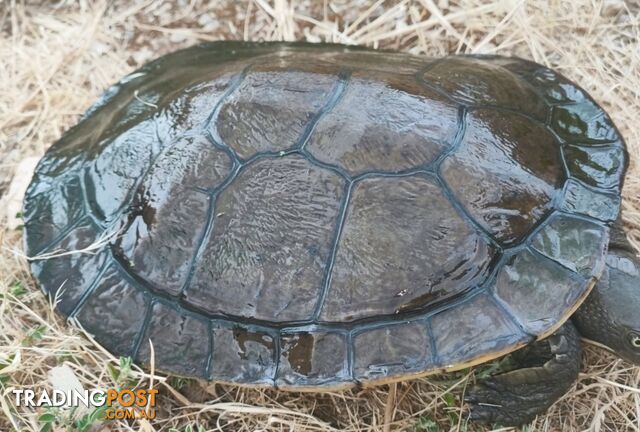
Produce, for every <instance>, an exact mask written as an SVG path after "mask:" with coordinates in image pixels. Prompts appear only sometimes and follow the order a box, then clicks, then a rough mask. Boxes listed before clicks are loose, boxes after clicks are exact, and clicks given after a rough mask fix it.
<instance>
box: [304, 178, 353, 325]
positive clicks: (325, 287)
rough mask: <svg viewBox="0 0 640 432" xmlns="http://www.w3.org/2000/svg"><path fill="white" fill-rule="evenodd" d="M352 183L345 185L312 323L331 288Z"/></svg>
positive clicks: (317, 316)
mask: <svg viewBox="0 0 640 432" xmlns="http://www.w3.org/2000/svg"><path fill="white" fill-rule="evenodd" d="M353 185H354V183H353V182H349V183H347V184H346V185H345V191H344V197H343V198H342V203H341V204H340V212H339V213H338V223H337V225H336V228H335V235H334V239H333V242H332V245H331V250H330V253H329V259H328V261H327V264H326V267H325V270H324V275H323V278H322V287H321V289H320V295H319V296H318V301H317V303H316V305H315V308H314V310H313V322H317V321H318V318H319V317H320V313H321V311H322V308H323V306H324V303H325V300H326V297H327V294H328V291H329V287H330V286H331V274H332V272H333V266H334V264H335V260H336V255H337V253H338V244H339V243H340V237H341V235H342V229H343V228H344V224H345V220H346V214H347V207H348V205H349V200H350V198H351V192H352V190H353Z"/></svg>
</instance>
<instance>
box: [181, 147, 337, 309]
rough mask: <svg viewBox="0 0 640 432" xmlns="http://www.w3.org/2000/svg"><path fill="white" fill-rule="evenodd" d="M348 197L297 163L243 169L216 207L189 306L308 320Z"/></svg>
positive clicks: (292, 159)
mask: <svg viewBox="0 0 640 432" xmlns="http://www.w3.org/2000/svg"><path fill="white" fill-rule="evenodd" d="M343 194H344V180H343V179H342V178H341V177H339V176H338V175H336V174H335V173H333V172H331V171H328V170H325V169H323V168H319V167H317V166H314V165H312V164H310V163H309V162H308V161H307V160H305V159H304V158H302V157H300V156H289V157H283V158H269V159H263V160H259V161H257V162H255V163H253V164H251V165H250V166H248V167H247V168H245V170H244V171H242V172H241V173H240V175H239V177H238V178H236V179H235V180H234V182H233V183H232V184H231V185H230V186H229V187H227V188H226V189H224V190H223V191H222V193H221V194H220V196H219V197H218V199H217V202H216V207H215V219H214V221H213V229H212V231H211V236H210V238H209V239H208V241H207V243H206V244H205V245H204V249H203V252H202V258H201V259H200V261H199V263H198V265H197V268H196V270H195V274H194V277H193V279H192V280H191V283H190V286H189V287H188V288H187V291H186V300H187V301H188V302H189V303H190V304H192V305H194V306H197V307H200V308H203V309H204V310H207V311H209V312H212V313H222V314H231V315H238V316H244V317H251V318H258V319H264V320H269V321H296V320H305V319H309V318H310V316H311V314H312V312H313V309H314V307H315V304H316V302H317V300H318V295H319V290H320V287H321V285H322V279H323V274H324V269H325V266H326V263H327V261H328V257H329V254H330V249H331V245H332V242H333V239H334V237H335V231H336V226H337V223H338V216H339V211H340V202H341V199H342V195H343Z"/></svg>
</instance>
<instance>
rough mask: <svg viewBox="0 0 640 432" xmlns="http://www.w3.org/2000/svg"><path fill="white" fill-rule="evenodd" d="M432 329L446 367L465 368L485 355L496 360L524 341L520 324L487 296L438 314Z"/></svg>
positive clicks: (478, 296) (482, 295)
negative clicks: (501, 354)
mask: <svg viewBox="0 0 640 432" xmlns="http://www.w3.org/2000/svg"><path fill="white" fill-rule="evenodd" d="M529 270H531V269H529ZM431 328H432V331H433V337H434V340H435V349H436V351H437V353H438V362H439V364H440V365H441V366H443V367H447V366H450V365H458V364H463V363H465V362H466V361H470V360H472V359H477V358H481V356H482V354H492V358H493V355H496V354H497V353H500V352H505V351H511V350H512V349H513V346H514V345H518V344H523V342H524V341H525V336H524V335H523V334H522V332H521V331H520V329H519V328H518V326H517V324H516V323H515V322H513V320H512V318H511V317H510V316H509V315H508V314H507V312H505V311H504V310H503V309H501V308H499V307H498V306H497V305H496V304H495V302H494V301H493V300H491V298H490V297H489V296H488V295H486V294H478V295H476V296H474V297H473V298H471V299H470V300H468V301H467V302H465V303H462V304H457V305H455V307H451V308H449V309H446V310H444V311H442V312H439V313H437V314H436V315H434V316H433V317H432V318H431Z"/></svg>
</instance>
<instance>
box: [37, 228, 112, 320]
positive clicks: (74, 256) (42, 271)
mask: <svg viewBox="0 0 640 432" xmlns="http://www.w3.org/2000/svg"><path fill="white" fill-rule="evenodd" d="M98 237H99V235H98V233H97V232H96V230H95V228H94V227H93V226H92V225H91V224H89V223H84V224H81V225H79V226H78V227H77V228H75V229H73V230H72V231H71V232H69V234H67V235H66V236H65V237H64V238H63V239H62V240H61V241H60V243H58V244H57V245H56V251H57V253H58V254H65V255H59V256H56V257H53V258H47V259H44V260H36V261H33V263H32V265H31V271H32V272H33V275H34V276H35V277H36V278H37V279H38V280H39V281H40V287H41V288H42V290H43V291H44V292H45V293H47V294H48V296H49V298H51V299H52V300H55V306H56V308H57V309H58V310H59V311H60V312H62V313H63V314H65V315H70V314H71V312H72V311H73V309H74V308H75V307H76V305H77V304H78V302H79V301H80V299H81V298H82V295H83V294H84V293H85V292H86V291H87V290H88V289H89V287H91V284H92V283H93V282H94V280H95V279H96V278H97V276H98V273H99V271H100V269H101V268H102V266H103V264H104V261H105V258H106V252H105V251H104V250H93V251H92V252H91V253H88V252H87V253H83V252H81V251H82V250H83V249H85V248H87V247H89V246H90V245H92V244H94V243H96V242H97V241H98ZM67 252H72V253H69V254H67Z"/></svg>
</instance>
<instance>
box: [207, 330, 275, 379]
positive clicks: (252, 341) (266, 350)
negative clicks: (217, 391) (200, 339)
mask: <svg viewBox="0 0 640 432" xmlns="http://www.w3.org/2000/svg"><path fill="white" fill-rule="evenodd" d="M275 356H276V342H275V341H274V339H273V337H272V336H271V335H269V334H267V333H264V332H260V331H250V330H246V329H244V328H242V327H222V326H216V324H214V329H213V355H212V357H211V372H210V376H209V379H212V380H219V381H225V382H235V383H254V384H260V383H263V384H273V383H274V375H275V372H276V358H275Z"/></svg>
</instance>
